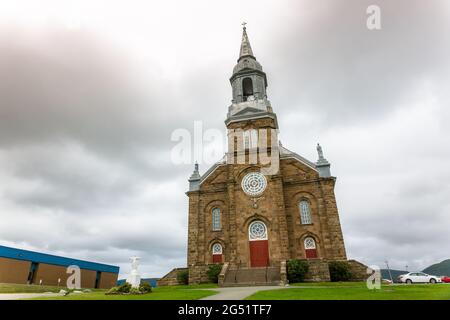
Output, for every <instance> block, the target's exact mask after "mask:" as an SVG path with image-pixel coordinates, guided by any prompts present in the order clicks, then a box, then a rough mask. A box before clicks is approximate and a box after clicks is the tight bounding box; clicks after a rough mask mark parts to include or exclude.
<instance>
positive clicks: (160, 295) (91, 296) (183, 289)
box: [33, 284, 217, 300]
mask: <svg viewBox="0 0 450 320" xmlns="http://www.w3.org/2000/svg"><path fill="white" fill-rule="evenodd" d="M216 287H217V285H214V284H205V285H192V286H168V287H157V288H153V292H151V293H148V294H142V295H105V292H106V291H97V292H92V293H83V294H70V295H68V296H65V297H64V296H57V297H42V298H34V299H33V300H197V299H201V298H204V297H207V296H210V295H213V294H216V293H217V292H216V291H214V290H205V289H214V288H216ZM196 289H197V290H196ZM199 289H202V290H199Z"/></svg>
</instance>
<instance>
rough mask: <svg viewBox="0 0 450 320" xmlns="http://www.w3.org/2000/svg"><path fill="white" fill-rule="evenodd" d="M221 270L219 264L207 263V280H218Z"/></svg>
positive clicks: (214, 281)
mask: <svg viewBox="0 0 450 320" xmlns="http://www.w3.org/2000/svg"><path fill="white" fill-rule="evenodd" d="M221 270H222V265H221V264H211V265H209V267H208V271H207V272H206V274H207V275H208V279H209V281H211V282H213V283H217V282H219V274H220V271H221Z"/></svg>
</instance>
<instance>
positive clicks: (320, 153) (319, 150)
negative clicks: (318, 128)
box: [317, 143, 323, 160]
mask: <svg viewBox="0 0 450 320" xmlns="http://www.w3.org/2000/svg"><path fill="white" fill-rule="evenodd" d="M317 153H318V154H319V160H320V159H323V150H322V147H321V146H320V144H319V143H317Z"/></svg>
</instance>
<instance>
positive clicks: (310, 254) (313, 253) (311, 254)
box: [305, 249, 317, 259]
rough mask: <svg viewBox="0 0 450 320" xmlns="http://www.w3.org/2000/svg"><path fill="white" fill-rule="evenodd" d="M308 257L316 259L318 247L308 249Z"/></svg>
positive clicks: (306, 251)
mask: <svg viewBox="0 0 450 320" xmlns="http://www.w3.org/2000/svg"><path fill="white" fill-rule="evenodd" d="M305 253H306V259H315V258H317V249H306V250H305Z"/></svg>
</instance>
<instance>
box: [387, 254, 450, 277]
mask: <svg viewBox="0 0 450 320" xmlns="http://www.w3.org/2000/svg"><path fill="white" fill-rule="evenodd" d="M413 271H418V270H410V271H402V270H392V269H391V274H392V279H394V281H395V280H396V279H397V277H398V276H399V275H401V274H405V273H408V272H413ZM422 272H425V273H426V274H431V275H433V276H450V259H447V260H444V261H442V262H439V263H436V264H433V265H431V266H429V267H427V268H425V269H423V270H422ZM381 278H383V279H389V280H390V279H391V278H390V276H389V271H388V269H381Z"/></svg>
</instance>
